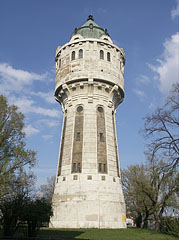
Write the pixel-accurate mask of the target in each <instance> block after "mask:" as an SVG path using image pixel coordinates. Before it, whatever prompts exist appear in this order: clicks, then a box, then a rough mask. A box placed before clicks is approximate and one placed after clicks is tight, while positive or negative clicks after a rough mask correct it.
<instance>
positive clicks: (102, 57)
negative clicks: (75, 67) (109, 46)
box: [100, 50, 104, 59]
mask: <svg viewBox="0 0 179 240" xmlns="http://www.w3.org/2000/svg"><path fill="white" fill-rule="evenodd" d="M100 59H104V51H103V50H100Z"/></svg>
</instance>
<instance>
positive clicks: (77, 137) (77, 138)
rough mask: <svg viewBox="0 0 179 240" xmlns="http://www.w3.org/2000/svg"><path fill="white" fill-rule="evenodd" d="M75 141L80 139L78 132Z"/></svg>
mask: <svg viewBox="0 0 179 240" xmlns="http://www.w3.org/2000/svg"><path fill="white" fill-rule="evenodd" d="M76 141H80V132H77V133H76Z"/></svg>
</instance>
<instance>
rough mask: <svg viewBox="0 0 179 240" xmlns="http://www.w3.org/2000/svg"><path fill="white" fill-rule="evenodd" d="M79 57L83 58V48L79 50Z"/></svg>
mask: <svg viewBox="0 0 179 240" xmlns="http://www.w3.org/2000/svg"><path fill="white" fill-rule="evenodd" d="M78 57H79V58H83V49H80V50H79V56H78Z"/></svg>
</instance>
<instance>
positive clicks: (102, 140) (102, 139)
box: [99, 133, 104, 142]
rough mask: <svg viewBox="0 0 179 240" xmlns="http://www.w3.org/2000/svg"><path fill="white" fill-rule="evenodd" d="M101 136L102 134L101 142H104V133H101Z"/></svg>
mask: <svg viewBox="0 0 179 240" xmlns="http://www.w3.org/2000/svg"><path fill="white" fill-rule="evenodd" d="M99 136H100V142H104V135H103V133H100V134H99Z"/></svg>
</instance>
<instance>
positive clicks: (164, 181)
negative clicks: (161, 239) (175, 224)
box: [122, 156, 179, 231]
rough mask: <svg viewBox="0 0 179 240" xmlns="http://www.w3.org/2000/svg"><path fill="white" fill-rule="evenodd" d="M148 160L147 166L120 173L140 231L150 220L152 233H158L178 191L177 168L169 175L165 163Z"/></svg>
mask: <svg viewBox="0 0 179 240" xmlns="http://www.w3.org/2000/svg"><path fill="white" fill-rule="evenodd" d="M147 157H148V161H147V164H145V165H141V166H139V165H135V166H131V167H128V169H127V170H123V171H122V183H123V188H124V196H125V199H126V204H127V205H128V206H127V209H128V208H129V211H130V212H131V213H132V214H133V216H134V218H136V216H141V217H142V220H143V221H144V225H143V227H147V220H148V218H149V216H152V217H153V218H154V220H155V230H156V231H159V230H160V223H161V219H162V216H163V213H164V211H165V210H166V208H167V207H168V206H172V205H173V202H172V200H173V195H174V194H175V193H177V192H178V191H179V186H178V182H179V174H178V172H177V169H176V168H175V169H174V168H173V171H170V170H169V168H170V166H168V169H167V168H166V165H165V162H164V161H162V160H157V159H155V158H153V157H152V158H150V156H147ZM164 166H165V168H164Z"/></svg>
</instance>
